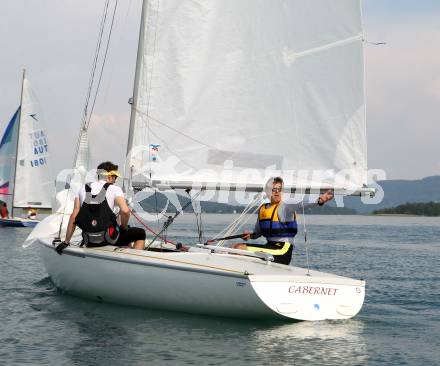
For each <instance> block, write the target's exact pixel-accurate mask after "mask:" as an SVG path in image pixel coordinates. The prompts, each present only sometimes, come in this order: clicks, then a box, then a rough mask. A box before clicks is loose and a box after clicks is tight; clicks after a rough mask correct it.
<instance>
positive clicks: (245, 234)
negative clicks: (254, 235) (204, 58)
mask: <svg viewBox="0 0 440 366" xmlns="http://www.w3.org/2000/svg"><path fill="white" fill-rule="evenodd" d="M242 238H243V240H246V241H248V240H249V239H250V238H251V233H250V232H249V231H245V232H244V233H243V236H242Z"/></svg>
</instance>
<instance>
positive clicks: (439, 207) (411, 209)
mask: <svg viewBox="0 0 440 366" xmlns="http://www.w3.org/2000/svg"><path fill="white" fill-rule="evenodd" d="M373 213H374V214H375V215H391V214H392V215H418V216H440V203H436V202H428V203H421V202H418V203H406V204H404V205H399V206H397V207H392V208H384V209H382V210H375V211H373Z"/></svg>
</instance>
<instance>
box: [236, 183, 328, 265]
mask: <svg viewBox="0 0 440 366" xmlns="http://www.w3.org/2000/svg"><path fill="white" fill-rule="evenodd" d="M266 187H268V189H269V191H270V190H271V193H269V192H267V193H268V196H269V194H270V203H265V204H263V205H261V207H260V209H259V210H258V219H257V222H256V224H255V228H254V232H253V233H249V232H244V233H243V239H244V240H249V239H257V238H259V237H260V236H264V237H265V238H266V240H267V243H266V244H249V245H246V244H244V243H237V244H234V245H233V248H235V249H244V250H252V251H255V252H264V253H269V254H272V255H273V257H274V261H275V262H276V263H281V264H289V263H290V261H291V259H292V252H293V247H294V246H293V238H294V237H295V235H296V233H297V232H298V225H297V222H296V210H297V209H299V208H301V209H302V207H304V208H309V207H314V206H317V205H319V206H322V205H323V204H324V203H326V202H327V201H329V200H331V199H332V198H333V192H332V191H327V192H325V193H324V194H322V195H321V196H319V198H318V201H317V202H316V203H311V204H304V203H303V202H300V203H294V204H290V203H286V202H282V190H283V179H282V178H280V177H276V178H272V179H270V180H269V182H268V183H267V185H266Z"/></svg>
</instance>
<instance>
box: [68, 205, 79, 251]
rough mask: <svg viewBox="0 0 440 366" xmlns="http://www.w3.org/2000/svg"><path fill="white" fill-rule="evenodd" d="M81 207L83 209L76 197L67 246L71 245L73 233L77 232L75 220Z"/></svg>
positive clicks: (69, 225) (70, 219)
mask: <svg viewBox="0 0 440 366" xmlns="http://www.w3.org/2000/svg"><path fill="white" fill-rule="evenodd" d="M80 207H81V205H80V203H79V198H78V197H75V202H74V206H73V212H72V214H71V215H70V218H69V224H68V225H67V233H66V240H65V242H66V243H67V244H69V243H70V239H72V235H73V232H74V231H75V228H76V225H75V219H76V216H77V215H78V212H79V209H80Z"/></svg>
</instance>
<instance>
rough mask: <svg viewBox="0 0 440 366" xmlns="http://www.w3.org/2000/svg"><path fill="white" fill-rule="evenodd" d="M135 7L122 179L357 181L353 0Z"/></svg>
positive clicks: (361, 122) (171, 0) (362, 152)
mask: <svg viewBox="0 0 440 366" xmlns="http://www.w3.org/2000/svg"><path fill="white" fill-rule="evenodd" d="M144 6H146V9H144V11H143V24H144V26H143V28H142V30H141V41H140V42H139V45H140V49H139V52H138V66H137V73H136V74H137V75H136V85H135V98H134V99H135V105H134V109H133V110H138V111H139V112H137V113H134V114H133V118H132V123H131V127H132V128H131V130H132V137H131V144H130V145H129V147H131V154H130V156H129V166H130V170H131V171H132V172H133V175H134V176H136V175H143V176H144V177H146V178H148V179H149V178H150V175H151V179H152V180H153V181H156V182H163V183H166V182H174V183H175V184H180V183H179V182H185V184H187V183H191V182H192V183H193V184H195V185H200V184H202V185H203V184H205V185H210V184H214V183H215V184H217V185H223V186H225V185H230V186H241V185H243V184H245V185H246V184H247V185H248V186H249V187H251V186H254V185H260V186H261V185H263V184H264V183H265V182H266V180H267V179H268V178H269V177H270V176H273V174H277V175H281V176H283V178H284V180H285V183H286V185H287V186H291V187H304V188H307V187H309V188H310V187H316V186H322V187H324V186H325V187H335V188H337V187H339V186H340V185H341V184H342V186H343V188H346V189H350V190H353V189H355V190H356V189H361V188H362V187H364V186H365V184H366V183H367V182H366V169H367V160H366V133H365V93H364V78H363V72H364V69H363V65H364V60H363V37H362V25H361V8H360V1H359V0H340V1H328V0H313V1H307V2H304V1H283V0H274V1H270V2H269V1H256V0H223V1H185V0H183V1H181V0H162V1H158V0H150V1H148V2H146V5H144ZM305 170H307V171H308V173H307V174H306V176H307V177H308V178H307V179H306V180H304V179H303V178H301V177H303V176H304V174H303V173H300V172H302V171H305ZM341 176H344V177H346V179H345V180H343V183H341V178H340V177H341ZM133 179H134V178H133ZM134 181H135V179H134Z"/></svg>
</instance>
